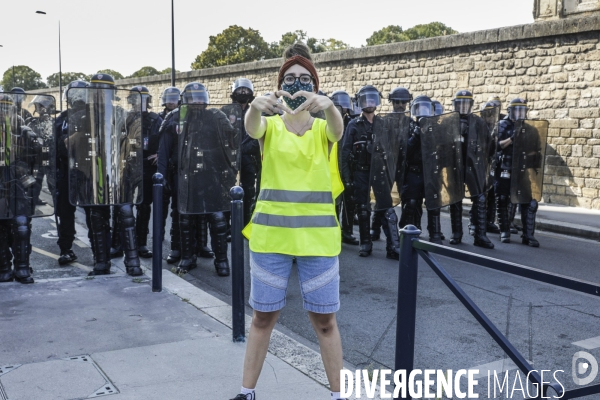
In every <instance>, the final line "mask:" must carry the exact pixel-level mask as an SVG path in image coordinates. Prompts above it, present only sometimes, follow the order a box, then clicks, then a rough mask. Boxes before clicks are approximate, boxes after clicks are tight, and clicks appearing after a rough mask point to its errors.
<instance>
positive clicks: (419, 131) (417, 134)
mask: <svg viewBox="0 0 600 400" xmlns="http://www.w3.org/2000/svg"><path fill="white" fill-rule="evenodd" d="M412 133H413V135H416V136H419V135H420V134H421V127H420V126H415V127H414V129H413V132H412Z"/></svg>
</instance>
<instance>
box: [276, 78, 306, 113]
mask: <svg viewBox="0 0 600 400" xmlns="http://www.w3.org/2000/svg"><path fill="white" fill-rule="evenodd" d="M281 89H282V90H285V91H286V92H288V93H289V94H291V95H293V94H294V93H296V92H299V91H301V90H304V91H305V92H312V91H313V85H312V83H309V84H306V85H303V84H301V83H300V81H299V80H296V82H294V84H293V85H286V84H283V85H281ZM283 101H285V103H286V104H287V105H288V107H289V108H291V109H292V110H295V109H296V108H298V107H300V106H301V105H302V104H303V103H304V102H305V101H306V97H304V96H300V97H298V98H296V99H293V100H292V99H288V98H287V97H285V96H284V97H283Z"/></svg>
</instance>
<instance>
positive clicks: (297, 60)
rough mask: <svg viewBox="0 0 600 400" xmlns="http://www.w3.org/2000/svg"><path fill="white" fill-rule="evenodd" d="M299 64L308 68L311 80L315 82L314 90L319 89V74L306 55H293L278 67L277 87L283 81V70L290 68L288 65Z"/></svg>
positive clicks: (279, 86) (279, 87)
mask: <svg viewBox="0 0 600 400" xmlns="http://www.w3.org/2000/svg"><path fill="white" fill-rule="evenodd" d="M296 64H298V65H300V66H302V67H304V68H306V69H307V70H308V72H310V74H311V75H312V77H313V81H314V83H315V91H317V92H318V91H319V75H318V74H317V69H316V68H315V65H314V64H313V63H312V61H310V60H309V59H308V58H306V57H302V56H293V57H290V58H288V59H287V60H286V61H285V62H284V63H283V65H282V66H281V68H279V75H278V76H277V88H278V89H281V82H283V74H284V72H285V71H287V70H288V69H290V67H292V66H294V65H296Z"/></svg>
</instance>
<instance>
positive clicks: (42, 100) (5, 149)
mask: <svg viewBox="0 0 600 400" xmlns="http://www.w3.org/2000/svg"><path fill="white" fill-rule="evenodd" d="M14 96H20V97H19V103H20V107H18V106H17V102H16V101H15V99H14ZM33 98H36V99H37V100H36V103H39V105H38V106H37V107H36V106H34V103H33V102H32V101H31V100H32V99H33ZM55 104H56V103H55V100H54V97H52V96H49V95H37V96H36V95H27V94H19V95H11V94H3V93H0V219H12V218H14V217H15V216H18V215H24V216H27V217H43V216H49V215H52V214H53V213H54V201H53V197H52V193H53V192H54V189H55V175H54V174H55V170H56V166H55V163H54V162H55V159H56V157H55V155H56V153H55V146H54V145H53V144H54V142H53V140H52V136H53V133H52V132H53V126H54V115H55V110H56V107H55ZM23 117H25V118H26V119H24V118H23Z"/></svg>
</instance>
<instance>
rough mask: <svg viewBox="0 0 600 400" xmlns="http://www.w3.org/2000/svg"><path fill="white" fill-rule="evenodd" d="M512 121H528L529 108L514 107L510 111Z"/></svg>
mask: <svg viewBox="0 0 600 400" xmlns="http://www.w3.org/2000/svg"><path fill="white" fill-rule="evenodd" d="M508 114H509V117H510V119H512V120H513V121H520V120H524V119H527V106H514V107H510V109H509V110H508Z"/></svg>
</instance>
